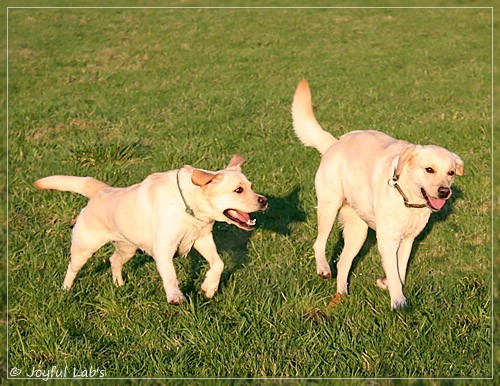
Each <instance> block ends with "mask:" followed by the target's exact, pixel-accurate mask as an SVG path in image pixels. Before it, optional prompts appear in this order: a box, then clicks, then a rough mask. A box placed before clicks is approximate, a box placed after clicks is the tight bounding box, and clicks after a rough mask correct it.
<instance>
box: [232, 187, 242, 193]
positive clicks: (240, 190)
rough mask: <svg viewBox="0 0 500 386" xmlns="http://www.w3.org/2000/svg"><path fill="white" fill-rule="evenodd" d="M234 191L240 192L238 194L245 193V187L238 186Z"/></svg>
mask: <svg viewBox="0 0 500 386" xmlns="http://www.w3.org/2000/svg"><path fill="white" fill-rule="evenodd" d="M234 192H235V193H238V194H240V193H243V188H242V187H241V186H240V187H238V188H236V189H235V190H234Z"/></svg>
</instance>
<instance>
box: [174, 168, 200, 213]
mask: <svg viewBox="0 0 500 386" xmlns="http://www.w3.org/2000/svg"><path fill="white" fill-rule="evenodd" d="M180 172H181V169H179V170H178V171H177V175H176V179H177V189H179V193H180V194H181V198H182V202H183V203H184V206H185V207H186V210H185V212H186V213H187V214H189V215H190V216H191V217H193V218H195V219H196V220H198V221H201V220H200V219H199V218H198V217H196V216H195V215H194V211H193V209H192V208H191V207H190V206H189V205H188V203H187V201H186V198H185V197H184V194H183V193H182V189H181V184H180V182H179V173H180Z"/></svg>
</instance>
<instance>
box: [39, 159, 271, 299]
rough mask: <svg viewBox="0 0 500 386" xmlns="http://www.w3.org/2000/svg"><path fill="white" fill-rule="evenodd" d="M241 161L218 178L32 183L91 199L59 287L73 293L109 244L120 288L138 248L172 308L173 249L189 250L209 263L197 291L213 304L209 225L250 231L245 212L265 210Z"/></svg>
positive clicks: (216, 262)
mask: <svg viewBox="0 0 500 386" xmlns="http://www.w3.org/2000/svg"><path fill="white" fill-rule="evenodd" d="M244 162H245V159H244V158H243V157H241V156H239V155H235V156H233V158H232V159H231V162H230V163H229V165H228V166H227V167H226V168H225V169H224V170H220V171H217V172H211V171H206V170H201V169H195V168H193V167H191V166H184V167H183V168H182V169H178V170H171V171H168V172H164V173H155V174H151V175H150V176H149V177H147V178H146V179H145V180H144V181H143V182H141V183H139V184H136V185H132V186H130V187H127V188H113V187H110V186H108V185H107V184H105V183H104V182H100V181H97V180H95V179H93V178H90V177H72V176H50V177H46V178H42V179H39V180H38V181H36V182H35V184H34V185H35V187H36V188H38V189H56V190H63V191H70V192H75V193H80V194H82V195H84V196H86V197H88V198H90V201H89V202H88V204H87V206H86V207H85V208H84V209H83V210H82V211H81V213H80V215H79V216H78V218H77V221H76V224H75V226H74V228H73V237H72V242H71V262H70V264H69V266H68V271H67V273H66V278H65V279H64V285H63V286H64V288H66V289H69V288H71V286H72V285H73V281H74V280H75V277H76V275H77V273H78V271H80V269H81V268H82V267H83V265H84V264H85V263H86V262H87V260H88V259H89V258H90V257H91V256H92V255H93V254H94V252H95V251H97V250H98V249H99V248H101V247H102V246H103V245H104V244H106V243H109V242H111V243H113V244H114V245H115V248H116V250H115V252H114V254H113V255H112V256H111V258H110V262H111V271H112V274H113V280H114V282H115V283H116V284H117V285H123V279H122V266H123V264H125V263H126V262H127V261H128V260H129V259H130V258H132V257H133V256H134V254H135V252H136V250H137V249H138V248H139V249H142V250H143V251H145V252H146V253H148V254H150V255H151V256H153V258H154V260H155V262H156V266H157V268H158V271H159V273H160V276H161V278H162V280H163V285H164V288H165V291H166V293H167V299H168V302H169V303H171V304H178V303H180V302H182V301H183V299H184V296H183V294H182V292H181V290H180V289H179V285H178V282H177V276H176V273H175V268H174V265H173V257H174V254H175V252H176V251H177V252H178V253H179V254H180V255H186V254H187V253H188V252H189V250H190V249H191V247H193V246H194V248H195V249H196V250H197V251H198V252H199V253H200V254H201V255H202V256H203V257H204V258H205V259H206V260H207V261H208V263H209V264H210V269H209V270H208V272H207V274H206V278H205V281H204V282H203V284H202V286H201V288H202V290H203V292H204V293H205V296H207V297H208V298H212V297H213V296H214V294H215V292H216V291H217V289H218V287H219V281H220V276H221V274H222V270H223V268H224V263H223V262H222V260H221V259H220V257H219V255H218V253H217V249H216V246H215V243H214V240H213V238H212V227H213V224H214V222H215V221H225V222H228V223H230V224H234V225H236V226H237V227H239V228H241V229H244V230H251V229H253V228H254V227H255V220H252V219H250V216H249V213H251V212H256V211H263V210H265V209H266V208H267V199H266V198H265V197H264V196H261V195H259V194H256V193H255V192H253V190H252V187H251V183H250V181H248V179H247V178H246V177H245V176H244V175H243V173H242V172H241V165H242V164H243V163H244Z"/></svg>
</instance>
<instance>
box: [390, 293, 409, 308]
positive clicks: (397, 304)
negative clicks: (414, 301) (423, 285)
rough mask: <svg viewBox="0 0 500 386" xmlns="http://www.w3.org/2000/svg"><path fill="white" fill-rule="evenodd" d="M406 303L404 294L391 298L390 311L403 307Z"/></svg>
mask: <svg viewBox="0 0 500 386" xmlns="http://www.w3.org/2000/svg"><path fill="white" fill-rule="evenodd" d="M407 304H408V303H407V301H406V298H405V297H404V296H402V297H401V298H398V299H391V311H395V310H402V309H405V308H406V305H407Z"/></svg>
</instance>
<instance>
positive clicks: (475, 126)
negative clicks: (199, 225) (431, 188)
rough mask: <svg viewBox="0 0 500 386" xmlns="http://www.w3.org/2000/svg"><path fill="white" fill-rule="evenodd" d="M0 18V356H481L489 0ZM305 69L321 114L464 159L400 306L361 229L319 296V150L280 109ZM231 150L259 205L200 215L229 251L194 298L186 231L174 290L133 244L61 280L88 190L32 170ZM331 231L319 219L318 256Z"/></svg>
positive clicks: (464, 360) (247, 373) (124, 180)
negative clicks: (480, 2)
mask: <svg viewBox="0 0 500 386" xmlns="http://www.w3.org/2000/svg"><path fill="white" fill-rule="evenodd" d="M8 23H9V24H8V27H9V30H8V33H9V34H8V75H9V77H8V86H9V89H8V91H9V99H8V107H9V110H8V111H9V116H8V124H9V126H8V128H9V137H8V140H9V147H8V150H9V158H8V160H9V180H8V194H9V208H8V209H9V212H8V221H9V223H8V224H9V225H8V226H9V233H8V241H9V251H8V252H9V253H8V307H9V309H8V311H9V320H8V324H9V341H8V364H9V368H8V369H7V370H6V371H7V372H8V373H9V374H8V375H9V377H11V378H14V377H20V378H27V377H29V375H30V373H31V372H32V370H33V369H35V370H39V371H47V370H50V369H52V368H53V367H55V368H56V369H57V370H58V371H63V370H64V369H67V371H68V373H67V374H66V375H67V376H68V377H73V376H74V375H75V374H74V373H73V372H74V371H76V375H78V374H81V373H82V372H87V373H86V374H87V375H88V376H90V375H91V374H90V370H91V369H94V370H96V369H99V371H102V372H104V374H105V376H106V377H109V378H118V377H124V378H144V377H149V378H169V377H181V378H182V377H195V378H199V377H209V378H213V377H238V378H245V377H250V378H254V377H263V378H264V377H266V378H269V377H280V378H283V377H290V378H295V377H313V378H328V377H331V378H340V377H345V378H351V377H360V378H386V377H387V378H392V377H403V378H406V377H413V378H428V377H431V378H489V377H491V376H492V375H493V374H492V371H493V370H492V368H493V364H492V347H491V346H492V274H491V271H492V266H491V265H492V258H491V256H492V251H491V234H492V232H491V221H492V218H491V190H492V186H491V184H492V181H491V156H492V155H491V148H492V144H491V130H492V128H491V103H492V102H491V76H492V69H491V10H489V9H329V10H325V9H162V10H158V9H156V10H155V9H10V10H9V14H8ZM302 77H306V78H307V79H308V80H309V81H310V84H311V88H312V92H313V98H314V103H315V106H316V108H317V110H316V114H317V117H318V119H319V121H320V122H321V123H322V124H323V126H324V127H325V128H326V129H328V130H329V131H330V132H332V133H333V134H334V135H336V136H339V135H341V134H342V133H344V132H347V131H350V130H354V129H378V130H381V131H384V132H386V133H388V134H390V135H393V136H396V137H398V138H401V139H406V140H408V141H411V142H415V143H420V144H428V143H432V144H438V145H441V146H443V147H446V148H448V149H450V150H452V151H454V152H456V153H457V154H459V155H461V156H462V157H463V158H464V160H465V162H466V172H467V176H466V177H463V178H460V179H458V180H457V182H456V185H455V189H454V196H453V199H452V200H451V202H449V203H448V204H447V205H446V206H445V208H444V209H443V210H442V211H441V212H439V213H438V214H434V215H433V216H432V217H431V221H430V222H429V224H428V225H427V227H426V229H425V230H424V232H423V233H422V234H421V235H420V236H419V238H418V239H417V242H416V245H415V246H414V249H413V254H412V259H411V261H410V267H409V273H408V280H407V284H406V286H405V294H406V296H407V298H408V300H409V308H408V309H407V310H405V311H398V312H391V311H390V300H389V295H388V293H385V292H383V291H381V290H380V289H378V288H377V287H376V286H375V285H374V281H375V278H376V277H377V276H379V275H381V274H382V272H383V270H382V266H381V263H380V257H379V254H378V251H377V248H376V245H375V242H374V236H373V234H371V235H370V238H369V242H368V243H367V245H366V247H365V248H364V249H363V250H362V252H361V253H360V255H359V256H358V257H357V259H356V260H355V263H354V267H353V271H352V273H351V276H350V291H351V294H350V296H349V297H348V298H346V299H345V300H343V301H342V302H341V303H340V304H338V305H337V306H335V307H329V305H328V304H329V301H330V298H331V296H332V294H334V292H335V280H328V281H323V280H321V279H320V278H318V277H317V276H316V274H315V263H314V258H313V252H312V243H313V241H314V239H315V236H316V213H315V203H316V199H315V192H314V187H313V180H314V173H315V171H316V169H317V166H318V164H319V155H318V153H317V152H316V151H315V150H313V149H306V148H304V147H303V146H302V145H301V144H300V143H299V141H298V140H297V139H296V138H295V137H294V135H293V132H292V127H291V117H290V104H291V98H292V95H293V92H294V89H295V86H296V84H297V82H298V80H299V79H301V78H302ZM234 153H240V154H242V155H244V156H245V157H246V158H247V163H246V164H245V165H244V171H245V173H246V174H247V176H248V177H249V178H250V179H251V180H252V182H253V184H254V189H255V190H256V191H258V192H260V193H263V194H265V195H266V196H268V197H269V198H270V208H269V210H268V211H267V212H266V213H263V214H259V215H257V219H258V228H257V229H256V230H255V231H254V232H252V233H246V232H244V231H241V230H238V229H236V228H234V227H231V226H229V225H227V224H217V225H216V226H215V228H214V235H215V239H216V243H217V245H218V248H219V252H220V253H221V256H222V258H223V260H224V262H225V264H226V268H225V272H224V274H223V277H222V283H221V287H220V291H219V293H218V294H217V295H216V297H215V298H214V299H213V300H212V301H208V300H206V299H205V298H204V297H203V296H202V295H201V294H200V292H199V291H200V285H201V282H202V281H203V278H204V273H205V272H206V270H207V265H206V263H205V261H204V260H203V259H202V258H201V257H200V256H199V255H197V254H196V253H194V252H191V253H190V254H189V256H188V258H185V259H180V258H179V259H176V261H175V264H176V267H177V273H178V276H179V280H180V282H181V289H182V290H183V292H184V294H185V295H186V296H187V298H188V301H187V302H186V303H185V304H183V305H180V306H177V307H175V306H170V305H168V304H167V301H166V297H165V293H164V291H163V287H162V283H161V280H160V278H159V275H158V273H157V270H156V267H155V264H154V262H153V260H152V258H151V257H149V256H147V255H145V254H138V255H137V256H136V257H135V258H134V259H133V260H131V261H130V262H129V263H128V264H127V265H126V266H125V269H124V278H125V282H126V283H125V286H123V287H122V288H115V286H114V285H113V284H112V281H111V271H110V268H109V262H108V259H109V257H110V254H111V253H112V249H111V248H110V247H105V248H103V249H102V250H101V251H99V252H98V253H97V254H96V255H95V256H94V258H93V259H91V260H90V261H89V263H88V264H87V265H86V266H85V267H84V269H83V270H82V271H81V272H80V274H79V276H78V277H77V280H76V282H75V286H74V287H73V289H72V290H71V291H70V292H69V293H66V292H63V291H62V289H61V286H62V281H63V277H64V274H65V270H66V266H67V263H68V253H69V243H70V238H71V226H72V221H73V220H74V218H75V217H76V216H77V214H78V212H79V210H80V209H81V208H82V207H83V206H84V205H85V202H86V199H85V198H83V197H80V196H77V195H74V194H70V193H61V192H40V191H36V190H35V189H34V188H33V187H32V183H33V181H34V180H36V179H37V178H40V177H43V176H46V175H51V174H70V175H81V176H84V175H91V176H94V177H96V178H98V179H100V180H103V181H105V182H107V183H110V184H112V185H116V186H127V185H131V184H133V183H136V182H139V181H141V180H142V179H144V178H145V177H146V176H147V175H148V174H150V173H153V172H158V171H164V170H169V169H173V168H178V167H180V166H182V165H184V164H191V165H193V166H197V167H201V168H205V169H211V170H216V169H218V168H222V167H223V166H224V165H225V164H226V163H227V161H228V160H229V159H230V157H231V155H232V154H234ZM340 248H341V237H340V231H339V230H336V231H334V232H332V235H331V237H330V242H329V245H328V253H329V255H330V256H331V262H332V267H334V266H335V261H336V258H337V256H338V253H339V250H340ZM13 368H15V369H18V370H19V371H18V373H16V374H14V373H12V372H11V371H12V369H13ZM102 372H96V373H93V374H94V376H100V375H102V374H103V373H102ZM55 375H57V374H55Z"/></svg>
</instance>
